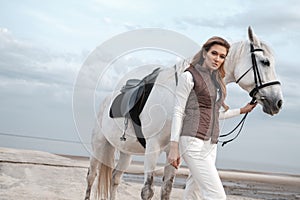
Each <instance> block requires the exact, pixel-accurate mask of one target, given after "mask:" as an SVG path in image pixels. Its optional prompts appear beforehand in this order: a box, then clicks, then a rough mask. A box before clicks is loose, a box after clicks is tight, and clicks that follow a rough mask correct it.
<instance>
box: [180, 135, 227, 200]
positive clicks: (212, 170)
mask: <svg viewBox="0 0 300 200" xmlns="http://www.w3.org/2000/svg"><path fill="white" fill-rule="evenodd" d="M180 141H181V142H180V145H181V150H182V157H183V159H184V161H185V163H186V164H187V166H188V168H189V170H190V173H191V174H192V178H193V181H194V183H193V184H197V185H198V187H199V188H200V189H201V194H200V195H201V197H202V199H203V200H216V199H218V200H225V199H226V194H225V191H224V188H223V185H222V182H221V180H220V177H219V174H218V171H217V169H216V166H215V159H214V158H215V154H216V148H217V145H215V144H211V143H210V141H203V140H200V139H198V138H194V137H184V136H182V137H181V138H180ZM190 187H191V186H190ZM194 187H195V186H194ZM198 191H199V190H198ZM199 193H200V191H199Z"/></svg>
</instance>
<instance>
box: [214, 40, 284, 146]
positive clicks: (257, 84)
mask: <svg viewBox="0 0 300 200" xmlns="http://www.w3.org/2000/svg"><path fill="white" fill-rule="evenodd" d="M255 51H264V50H263V49H255V48H254V46H253V44H252V43H250V52H251V60H252V66H251V67H250V68H249V69H248V70H247V71H246V72H245V73H244V74H243V75H242V76H241V77H240V78H238V79H237V81H236V83H239V82H240V80H241V79H242V78H243V77H244V76H245V75H246V74H247V73H248V72H249V71H250V70H251V69H253V73H254V81H255V87H254V88H253V89H252V90H251V91H250V92H249V95H250V97H252V100H251V102H250V103H252V104H254V103H255V101H256V97H255V95H256V94H257V93H258V92H259V90H260V89H262V88H265V87H268V86H271V85H280V82H279V81H271V82H267V83H263V82H262V80H261V76H260V74H259V70H258V67H257V62H256V57H255V53H254V52H255ZM247 115H248V113H246V114H245V115H244V117H243V118H242V119H241V121H240V122H239V123H238V125H237V126H236V127H235V128H234V129H233V130H232V131H230V132H229V133H227V134H223V135H220V137H226V136H228V135H230V134H232V133H233V132H234V131H235V130H236V129H237V128H238V127H239V126H240V129H239V132H238V133H237V135H236V136H234V137H233V138H232V139H229V140H226V141H219V142H222V146H224V145H225V144H227V143H229V142H231V141H233V140H235V139H236V138H237V137H238V136H239V134H240V133H241V131H242V128H243V126H244V123H245V120H246V117H247Z"/></svg>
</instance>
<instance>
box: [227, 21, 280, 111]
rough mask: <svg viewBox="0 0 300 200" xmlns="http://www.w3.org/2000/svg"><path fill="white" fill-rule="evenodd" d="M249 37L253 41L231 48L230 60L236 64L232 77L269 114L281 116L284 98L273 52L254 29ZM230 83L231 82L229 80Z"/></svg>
mask: <svg viewBox="0 0 300 200" xmlns="http://www.w3.org/2000/svg"><path fill="white" fill-rule="evenodd" d="M248 36H249V41H247V42H241V43H236V44H233V45H232V48H231V49H230V53H229V54H230V55H228V57H229V59H230V60H231V64H233V65H235V67H234V69H233V71H231V75H232V77H231V78H232V80H234V81H235V82H236V83H238V84H239V86H240V87H241V88H243V89H244V90H246V91H247V92H248V93H249V94H250V96H251V97H254V98H256V100H257V102H258V103H259V104H261V105H262V106H263V111H264V112H265V113H267V114H270V115H274V114H277V113H278V112H279V111H280V109H281V107H282V103H283V97H282V92H281V86H280V83H279V81H277V78H276V72H275V60H274V57H273V54H272V51H271V50H270V48H269V47H268V46H267V45H266V44H265V43H263V42H261V41H260V40H259V38H258V37H257V36H256V35H255V34H254V32H253V31H252V29H251V28H250V27H249V29H248ZM229 63H230V62H229ZM227 64H228V63H227ZM228 65H229V64H228ZM227 67H230V66H227ZM229 73H230V72H229ZM229 76H230V75H229ZM226 81H227V82H230V81H228V79H227V80H226Z"/></svg>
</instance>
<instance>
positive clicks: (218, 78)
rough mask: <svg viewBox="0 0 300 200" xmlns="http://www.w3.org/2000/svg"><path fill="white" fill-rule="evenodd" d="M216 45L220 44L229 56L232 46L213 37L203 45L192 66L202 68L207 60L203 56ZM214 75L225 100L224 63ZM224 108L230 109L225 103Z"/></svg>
mask: <svg viewBox="0 0 300 200" xmlns="http://www.w3.org/2000/svg"><path fill="white" fill-rule="evenodd" d="M215 44H218V45H221V46H223V47H225V48H226V50H227V54H228V52H229V49H230V44H229V43H228V42H227V41H226V40H225V39H223V38H221V37H217V36H214V37H211V38H210V39H208V40H207V41H206V42H205V43H204V44H203V46H202V48H201V50H200V51H199V52H198V53H197V54H196V55H195V56H194V57H193V60H192V62H191V65H192V66H196V64H199V65H201V66H202V64H203V62H204V59H205V58H204V56H203V54H204V53H205V52H206V53H207V52H208V51H209V50H210V48H211V47H212V46H213V45H215ZM227 54H226V55H227ZM214 73H215V75H214V76H215V78H216V81H217V83H218V85H219V86H220V89H221V92H222V96H223V99H225V97H226V94H227V92H226V85H225V82H224V80H223V78H224V77H225V69H224V62H223V63H222V65H221V66H220V67H219V69H218V70H217V71H216V72H214ZM222 106H223V107H224V108H225V110H227V109H228V108H229V107H228V106H227V105H226V104H225V103H224V102H222Z"/></svg>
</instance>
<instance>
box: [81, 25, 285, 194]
mask: <svg viewBox="0 0 300 200" xmlns="http://www.w3.org/2000/svg"><path fill="white" fill-rule="evenodd" d="M248 36H249V41H248V40H247V41H242V42H237V43H234V44H232V46H231V48H230V51H229V54H228V56H227V60H226V62H225V70H226V77H225V81H226V83H230V82H238V84H239V86H240V87H241V88H242V89H244V90H245V91H247V92H248V93H251V95H252V96H253V97H254V98H256V100H257V101H258V103H259V104H261V105H262V107H263V111H264V112H265V113H267V114H270V115H274V114H277V113H278V112H279V110H280V109H281V106H282V101H283V100H282V92H281V87H280V84H279V82H278V81H276V73H275V68H274V65H275V63H274V58H273V55H272V52H271V50H270V48H269V47H268V46H267V45H266V44H265V43H263V42H261V41H260V40H259V39H258V37H257V36H256V35H255V34H254V33H253V31H252V30H251V28H250V27H249V30H248ZM251 45H252V47H253V48H252V51H251V48H250V46H251ZM251 57H252V58H251ZM253 57H254V60H253ZM254 62H255V63H254ZM188 66H189V61H188V60H185V61H183V62H181V63H179V64H177V65H176V67H175V68H167V69H164V70H162V71H161V72H160V74H159V75H158V77H157V79H156V82H155V84H154V86H153V89H152V92H151V93H150V96H149V98H148V101H147V102H146V104H145V107H144V108H143V111H142V113H141V114H140V120H141V125H142V132H143V134H144V136H145V139H146V148H144V147H143V146H142V145H141V144H140V143H139V142H138V141H137V137H136V136H135V132H134V129H133V125H132V123H131V121H130V120H129V123H128V128H127V130H126V137H127V139H126V141H121V140H120V137H121V136H122V135H123V131H124V118H114V119H112V118H110V117H109V111H110V106H111V104H112V101H113V99H114V98H115V95H114V94H113V95H110V96H108V97H107V98H106V99H105V100H104V101H103V102H102V104H101V106H100V111H99V114H98V123H97V125H96V127H95V128H94V130H93V135H92V147H93V155H92V157H91V160H90V167H89V172H88V175H87V190H86V197H85V199H86V200H88V199H90V193H91V188H92V185H93V182H94V179H95V178H96V176H97V175H98V179H97V180H98V187H97V188H95V189H96V190H97V191H95V192H96V194H97V196H98V198H99V199H100V198H101V199H115V198H116V189H117V186H118V185H119V183H120V179H121V176H122V173H123V172H124V170H126V169H127V167H128V166H129V164H130V162H131V155H134V154H135V155H137V154H138V155H145V160H144V170H145V180H144V186H143V188H142V192H141V198H142V199H143V200H145V199H147V200H148V199H151V198H152V196H153V194H154V192H153V176H154V171H155V167H156V162H157V159H158V157H159V155H160V153H161V152H162V151H165V152H166V154H168V144H169V140H170V129H171V119H172V112H173V103H174V91H175V88H176V81H175V72H177V74H180V73H182V72H184V70H185V69H186V68H187V67H188ZM254 66H256V67H254ZM174 69H175V70H174ZM253 72H254V73H253ZM148 73H149V72H148ZM142 76H143V75H141V76H140V77H142ZM128 77H130V75H127V76H126V77H125V78H128ZM125 78H124V80H125ZM115 150H118V151H119V152H120V154H119V160H118V162H117V165H116V166H115V165H114V161H115ZM174 176H175V168H174V167H172V166H171V165H169V164H166V165H165V169H164V177H163V184H162V187H161V199H169V197H170V192H171V189H172V184H173V180H174Z"/></svg>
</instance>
